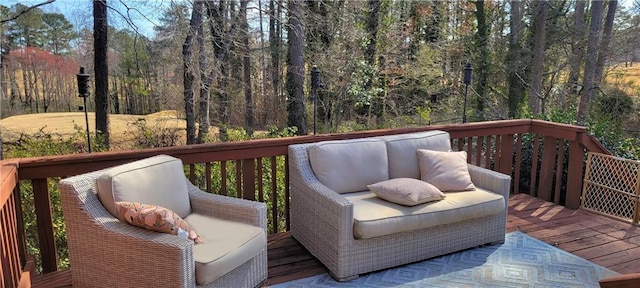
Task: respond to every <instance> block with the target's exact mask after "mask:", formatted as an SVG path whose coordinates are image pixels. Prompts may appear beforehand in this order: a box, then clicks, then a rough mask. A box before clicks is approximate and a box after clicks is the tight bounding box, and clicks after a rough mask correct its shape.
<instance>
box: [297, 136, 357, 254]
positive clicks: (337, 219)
mask: <svg viewBox="0 0 640 288" xmlns="http://www.w3.org/2000/svg"><path fill="white" fill-rule="evenodd" d="M306 146H308V145H291V146H289V173H290V174H289V182H290V185H291V187H290V188H291V219H292V228H291V229H292V230H295V229H296V227H294V226H295V225H299V226H301V228H303V229H304V231H306V232H305V233H312V234H313V235H311V236H309V238H311V239H315V240H318V239H326V241H327V242H328V244H329V245H339V244H340V243H345V240H353V203H351V202H350V201H349V200H347V199H346V198H345V197H344V196H342V195H341V194H339V193H337V192H335V191H333V190H332V189H330V188H328V187H327V186H325V185H323V184H322V183H320V180H319V179H318V178H317V177H316V176H315V174H314V173H313V171H312V170H311V166H310V164H309V155H308V153H307V147H306Z"/></svg>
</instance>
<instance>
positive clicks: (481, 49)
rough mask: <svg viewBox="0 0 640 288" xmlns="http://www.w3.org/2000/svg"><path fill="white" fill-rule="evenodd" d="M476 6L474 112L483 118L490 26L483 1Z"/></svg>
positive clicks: (487, 74) (487, 75)
mask: <svg viewBox="0 0 640 288" xmlns="http://www.w3.org/2000/svg"><path fill="white" fill-rule="evenodd" d="M475 4H476V20H477V22H478V32H477V33H476V43H475V44H476V49H478V53H479V58H478V60H477V68H476V75H477V76H476V77H475V78H476V80H475V84H476V93H478V95H479V96H478V97H476V111H477V112H478V113H479V114H480V115H479V116H480V117H482V118H484V105H485V103H484V98H483V97H484V96H485V91H486V88H487V85H488V83H487V82H488V81H487V79H488V77H489V61H490V60H489V47H488V45H487V44H488V42H489V41H488V38H489V30H490V27H489V26H490V25H489V24H488V23H487V15H486V13H485V9H484V1H480V0H478V1H475Z"/></svg>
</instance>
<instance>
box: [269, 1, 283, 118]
mask: <svg viewBox="0 0 640 288" xmlns="http://www.w3.org/2000/svg"><path fill="white" fill-rule="evenodd" d="M281 11H282V10H281V9H280V5H277V0H270V1H269V13H270V15H269V16H270V18H269V44H270V47H271V51H270V52H271V77H272V78H271V82H272V85H273V97H274V98H273V101H272V102H273V105H272V109H271V110H272V111H273V113H274V114H276V113H277V111H278V108H279V107H280V106H281V103H282V102H281V97H280V83H281V82H280V81H281V79H282V77H281V75H282V74H281V72H280V71H282V69H280V47H281V42H282V40H281V39H282V38H281V37H280V35H281V31H282V24H281V21H280V18H281V17H280V15H281V14H280V13H281ZM276 115H277V114H276Z"/></svg>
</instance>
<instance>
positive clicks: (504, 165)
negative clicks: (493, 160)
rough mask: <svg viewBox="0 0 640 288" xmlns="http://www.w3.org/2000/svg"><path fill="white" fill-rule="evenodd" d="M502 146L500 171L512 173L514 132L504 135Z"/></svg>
mask: <svg viewBox="0 0 640 288" xmlns="http://www.w3.org/2000/svg"><path fill="white" fill-rule="evenodd" d="M501 143H502V145H501V146H502V147H501V148H500V151H501V153H500V159H501V160H500V172H502V173H504V174H507V175H509V176H511V175H512V172H513V134H509V135H502V140H501Z"/></svg>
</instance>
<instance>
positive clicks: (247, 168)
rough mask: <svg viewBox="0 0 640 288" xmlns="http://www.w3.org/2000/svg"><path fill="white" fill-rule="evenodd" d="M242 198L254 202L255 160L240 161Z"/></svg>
mask: <svg viewBox="0 0 640 288" xmlns="http://www.w3.org/2000/svg"><path fill="white" fill-rule="evenodd" d="M242 182H243V185H242V188H243V189H242V195H243V196H242V198H244V199H248V200H254V201H255V200H256V168H255V159H253V158H251V159H244V160H242Z"/></svg>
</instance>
